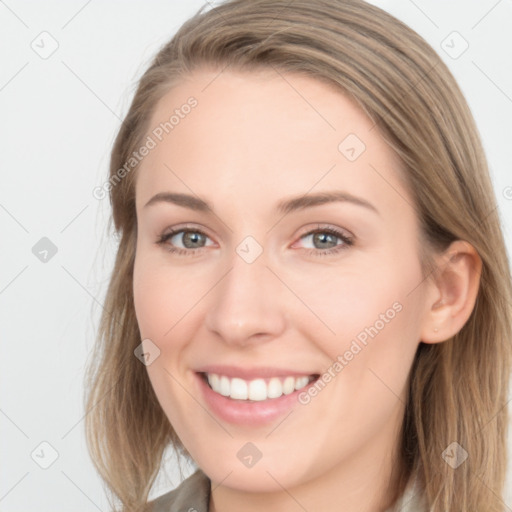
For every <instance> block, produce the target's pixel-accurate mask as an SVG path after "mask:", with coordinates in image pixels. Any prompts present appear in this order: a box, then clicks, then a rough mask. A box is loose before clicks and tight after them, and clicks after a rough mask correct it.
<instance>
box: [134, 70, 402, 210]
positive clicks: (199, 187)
mask: <svg viewBox="0 0 512 512" xmlns="http://www.w3.org/2000/svg"><path fill="white" fill-rule="evenodd" d="M190 105H194V106H193V107H191V106H190ZM147 135H148V136H149V137H151V138H152V139H153V141H154V143H155V146H154V148H153V149H152V150H151V151H150V152H149V154H148V155H147V156H146V157H145V158H144V159H143V161H142V162H141V165H140V168H139V170H138V176H137V193H136V197H137V205H138V207H141V204H140V203H142V202H144V203H145V202H146V201H147V200H148V199H149V197H150V196H151V195H153V194H156V193H158V192H161V191H165V190H175V191H181V192H186V193H191V192H192V193H195V194H197V195H200V196H205V197H206V196H207V197H211V198H212V202H213V203H214V204H215V202H216V198H218V200H219V201H223V200H224V199H226V198H228V197H231V198H233V200H235V198H238V199H237V200H238V201H240V202H241V203H244V204H251V203H253V202H257V203H258V204H261V203H262V202H265V201H267V202H268V201H270V200H273V199H274V198H275V199H276V200H277V198H279V197H282V196H285V195H288V194H290V195H291V194H300V193H302V194H305V193H307V192H308V191H309V190H311V189H312V188H316V189H321V190H325V189H329V188H336V189H339V188H340V187H343V188H344V189H347V190H350V192H351V193H354V194H361V195H365V196H366V198H368V199H369V200H371V199H372V198H373V199H374V200H375V201H376V200H377V199H379V202H383V201H384V202H386V201H388V202H390V204H391V203H392V202H393V201H395V202H396V199H397V197H398V194H399V193H400V192H399V191H398V190H397V188H400V186H401V185H400V183H399V176H398V169H399V167H400V162H399V160H398V157H396V155H395V154H394V153H393V151H392V150H391V148H390V147H389V146H388V144H387V143H386V142H385V140H384V139H383V138H382V137H381V135H380V133H379V131H378V129H377V128H376V127H375V126H374V123H373V122H372V120H371V119H369V118H368V117H367V116H366V115H365V114H364V112H363V111H362V110H361V109H360V108H359V107H358V106H357V105H356V104H355V103H354V102H353V101H351V100H349V99H348V97H347V96H346V95H345V94H344V93H343V92H342V91H341V90H340V89H338V88H336V87H335V86H334V85H330V84H326V83H325V82H321V81H319V80H316V79H314V78H312V77H309V76H305V75H301V74H297V73H282V72H278V71H273V70H264V71H257V72H256V71H244V72H241V71H228V70H225V71H219V70H206V69H203V70H197V71H195V72H194V73H192V74H190V75H189V76H187V77H186V78H185V79H184V80H183V81H182V82H180V83H179V84H177V85H176V86H175V87H173V88H172V89H171V90H170V91H169V92H168V93H167V94H166V95H165V96H164V97H163V98H162V99H161V100H160V102H159V103H158V104H157V106H156V108H155V110H154V112H153V115H152V118H151V121H150V123H149V130H148V132H147ZM390 182H391V183H393V186H392V187H390ZM393 187H394V188H395V190H393ZM405 193H406V192H405V190H402V194H405ZM379 196H380V197H379Z"/></svg>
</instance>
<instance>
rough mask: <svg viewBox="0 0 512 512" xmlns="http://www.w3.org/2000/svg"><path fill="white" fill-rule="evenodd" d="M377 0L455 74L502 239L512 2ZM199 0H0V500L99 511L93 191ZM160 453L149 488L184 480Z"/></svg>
mask: <svg viewBox="0 0 512 512" xmlns="http://www.w3.org/2000/svg"><path fill="white" fill-rule="evenodd" d="M372 3H375V4H376V5H378V6H380V7H383V8H384V9H386V10H388V11H389V12H391V13H392V14H394V15H395V16H397V17H398V18H400V19H402V20H403V21H405V22H406V23H407V24H408V25H410V26H411V27H412V28H414V29H415V30H416V31H417V32H419V33H420V34H421V35H422V36H423V37H424V38H425V39H427V40H428V41H429V42H430V44H431V45H432V46H433V47H434V48H435V49H436V50H437V51H438V52H439V53H440V55H441V56H442V58H443V59H444V61H445V62H446V63H447V64H448V66H449V67H450V69H451V70H452V72H453V73H454V75H455V76H456V78H457V79H458V81H459V83H460V85H461V87H462V90H463V92H464V93H465V95H466V98H467V100H468V102H469V104H470V107H471V109H472V111H473V114H474V116H475V118H476V121H477V124H478V127H479V130H480V133H481V136H482V139H483V142H484V146H485V149H486V151H487V156H488V159H489V163H490V167H491V172H492V179H493V182H494V186H495V190H496V195H497V200H498V204H499V210H500V214H501V217H502V220H503V229H504V231H505V235H506V237H507V245H508V250H509V253H512V251H511V247H512V236H511V231H510V227H511V224H512V223H511V219H512V200H511V199H512V194H511V193H509V194H507V190H508V191H509V192H511V191H512V189H508V188H507V187H511V186H512V172H511V168H512V138H511V126H510V124H511V118H512V64H511V63H512V31H511V29H510V27H511V26H512V2H511V1H510V0H501V1H497V0H472V1H467V0H457V1H451V2H445V1H441V0H436V1H426V0H415V1H414V2H413V1H412V0H389V1H384V0H382V1H374V2H372ZM202 5H204V1H203V0H193V1H192V0H189V1H187V2H184V1H182V2H178V1H177V0H167V1H156V0H152V1H146V2H142V1H140V2H134V1H131V2H123V3H121V2H113V1H109V2H107V1H103V2H100V1H98V0H92V1H91V0H89V1H88V2H87V1H68V2H57V1H47V2H35V1H26V2H21V1H16V0H5V1H2V2H0V49H1V50H0V52H1V53H0V55H1V66H0V112H1V122H0V130H1V131H0V141H1V152H0V159H1V166H0V228H1V233H2V238H1V244H2V245H1V247H2V250H1V266H0V269H1V271H0V322H1V324H0V329H1V343H2V351H1V355H2V356H1V358H0V386H1V387H0V389H1V400H0V432H1V437H0V447H1V459H2V463H1V465H0V511H2V512H21V511H23V512H28V511H36V510H37V511H38V512H49V511H52V512H59V511H68V510H82V511H96V510H102V511H106V510H107V505H106V503H107V502H106V499H105V496H104V492H103V489H102V485H101V482H100V479H99V477H98V476H97V475H96V473H95V471H94V469H93V466H92V463H91V461H90V459H89V456H88V453H87V450H86V447H85V442H84V432H83V425H84V422H83V418H84V415H85V410H84V407H83V399H82V396H83V385H82V383H83V371H84V367H85V363H86V359H87V356H88V354H89V352H90V349H91V347H92V343H93V340H94V335H95V332H96V329H97V325H98V319H99V314H100V312H101V308H102V306H101V304H102V302H103V298H104V294H105V291H106V286H107V283H108V278H109V273H110V269H111V266H112V262H113V256H114V254H113V248H114V247H115V241H114V239H112V237H109V236H108V233H107V230H106V225H107V219H108V216H109V213H110V211H109V206H110V205H109V202H108V198H106V199H103V200H101V201H99V200H96V199H95V198H94V197H93V195H92V190H93V189H94V187H96V186H98V185H101V184H102V183H104V181H105V179H106V177H107V172H108V160H109V151H110V148H111V145H112V142H113V140H114V137H115V134H116V132H117V130H118V127H119V124H120V119H121V118H122V117H123V116H124V115H125V113H126V111H127V108H128V105H129V102H130V100H131V97H132V94H133V92H134V87H135V85H136V82H137V79H138V78H139V77H140V75H141V74H142V72H143V71H144V69H145V68H146V66H147V65H148V64H149V61H150V59H151V58H152V56H153V55H154V54H155V52H156V51H157V50H158V48H159V47H160V46H161V45H162V44H163V43H164V42H166V41H167V40H168V39H170V37H171V36H172V35H173V34H174V32H175V31H176V30H177V28H178V27H179V26H180V25H181V24H182V23H183V22H184V21H185V20H186V19H187V18H188V17H189V16H191V15H192V14H194V13H195V12H196V11H197V9H199V7H201V6H202ZM43 31H47V32H48V33H49V34H51V37H50V36H40V34H41V32H43ZM453 31H457V32H458V33H459V34H460V35H461V36H462V37H463V38H464V39H465V40H466V41H467V43H468V44H469V48H468V49H467V51H465V52H464V53H463V54H462V55H461V56H460V57H458V58H456V59H454V58H452V57H451V56H450V55H448V54H447V53H446V52H445V51H444V50H443V47H442V46H441V45H442V41H444V40H446V41H447V42H448V44H450V45H451V46H454V50H452V53H453V51H456V50H457V49H460V48H461V46H460V44H462V40H461V39H460V38H459V39H453V37H454V36H453V35H451V36H450V34H452V32H453ZM448 36H450V38H449V39H446V38H447V37H448ZM455 37H458V36H455ZM41 38H46V39H45V40H44V43H41ZM51 38H53V39H55V41H56V42H57V43H58V48H57V50H56V51H55V52H54V53H53V54H52V55H51V56H49V57H48V58H46V59H43V58H41V57H40V56H39V55H38V53H36V51H34V50H33V49H32V47H31V44H33V45H37V44H39V46H40V47H42V46H43V44H44V47H45V48H46V49H48V48H51V44H52V43H51ZM33 41H35V42H34V43H32V42H33ZM451 41H454V42H453V43H451ZM444 44H447V43H444ZM39 51H40V52H42V51H43V49H42V48H41V49H40V50H39ZM507 197H508V199H507ZM43 237H47V238H49V239H50V240H51V241H52V242H53V244H54V245H55V246H56V248H57V253H56V254H55V255H54V256H53V257H52V258H51V259H49V261H48V262H46V263H43V262H41V261H40V260H39V259H38V258H37V257H36V256H35V255H34V254H33V252H32V248H33V247H34V245H35V244H36V243H37V242H38V241H39V240H40V239H41V238H43ZM43 441H45V442H48V443H50V445H51V446H52V447H53V449H55V450H56V452H57V453H58V458H57V459H56V461H55V462H54V463H53V464H52V465H51V466H50V467H49V468H48V469H42V468H41V467H39V466H38V465H37V464H36V463H35V462H34V460H33V459H32V458H31V453H32V452H33V451H34V450H35V449H37V450H36V453H39V454H41V453H42V452H41V449H43V452H44V453H45V457H48V456H49V455H48V454H51V449H49V448H48V447H46V448H45V447H44V446H43V447H42V448H41V447H39V445H40V443H41V442H43ZM38 447H39V448H38ZM42 459H44V457H41V459H40V460H42ZM167 467H168V470H169V475H170V479H169V480H167V479H165V478H163V477H162V478H160V479H159V480H158V483H157V485H156V486H155V488H154V489H153V493H152V496H154V495H158V494H161V493H163V492H164V491H166V490H169V489H170V488H172V487H174V486H176V485H177V484H178V483H179V481H180V477H179V473H178V472H177V471H176V470H175V469H174V465H173V464H172V463H171V462H170V463H169V464H168V465H167ZM189 471H190V468H189V470H188V472H189ZM185 474H187V471H186V472H185ZM511 482H512V479H511V478H509V479H508V484H507V496H506V500H507V504H508V506H509V507H511V508H512V483H511Z"/></svg>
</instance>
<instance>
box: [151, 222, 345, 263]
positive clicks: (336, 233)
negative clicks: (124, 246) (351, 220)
mask: <svg viewBox="0 0 512 512" xmlns="http://www.w3.org/2000/svg"><path fill="white" fill-rule="evenodd" d="M177 233H199V234H201V235H203V236H205V237H208V235H207V234H206V233H204V232H203V231H201V230H200V229H192V228H188V229H187V228H180V229H174V230H171V231H169V232H167V233H165V234H163V235H160V236H159V237H158V239H157V241H156V244H157V245H164V244H165V243H166V242H167V240H169V239H171V238H172V237H173V236H174V235H176V234H177ZM316 233H327V234H329V235H333V236H335V237H336V238H339V239H340V240H342V242H343V243H342V244H338V245H336V246H335V247H333V248H331V249H306V254H308V255H314V256H330V255H334V254H337V253H339V252H341V251H343V250H345V249H347V248H348V247H350V246H352V245H354V241H353V239H352V238H351V237H348V236H347V235H345V234H344V233H342V232H341V231H338V230H337V229H334V228H321V229H320V228H318V229H315V230H312V231H308V232H307V233H304V234H303V235H302V236H301V237H300V239H302V238H305V237H307V236H310V235H314V234H316ZM201 249H204V247H198V248H196V249H182V248H180V247H172V246H169V247H167V248H166V250H167V251H169V252H171V253H174V254H178V255H180V256H185V255H188V256H193V255H195V254H196V253H197V252H198V251H200V250H201Z"/></svg>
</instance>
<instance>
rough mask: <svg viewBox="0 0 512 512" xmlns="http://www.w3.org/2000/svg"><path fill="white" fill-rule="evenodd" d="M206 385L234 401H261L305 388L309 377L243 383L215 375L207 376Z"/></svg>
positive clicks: (275, 378)
mask: <svg viewBox="0 0 512 512" xmlns="http://www.w3.org/2000/svg"><path fill="white" fill-rule="evenodd" d="M207 378H208V383H209V384H210V387H211V388H212V389H213V391H215V392H216V393H219V394H220V395H223V396H229V397H230V398H233V399H235V400H253V401H262V400H267V399H269V398H279V397H280V396H281V395H289V394H290V393H293V392H294V391H296V390H299V389H302V388H303V387H305V386H307V385H308V384H309V381H310V377H308V376H302V377H291V376H289V377H285V378H284V379H282V378H278V377H272V378H271V379H270V380H269V381H268V382H266V381H265V379H254V380H251V381H245V380H243V379H240V378H238V377H234V378H232V379H230V378H229V377H226V376H225V375H218V374H216V373H208V374H207Z"/></svg>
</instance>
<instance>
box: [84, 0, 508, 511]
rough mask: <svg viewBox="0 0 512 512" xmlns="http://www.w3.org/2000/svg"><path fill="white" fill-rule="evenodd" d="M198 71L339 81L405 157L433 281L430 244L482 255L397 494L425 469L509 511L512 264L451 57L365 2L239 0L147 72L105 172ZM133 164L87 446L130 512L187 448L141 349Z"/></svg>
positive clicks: (203, 20) (211, 13)
mask: <svg viewBox="0 0 512 512" xmlns="http://www.w3.org/2000/svg"><path fill="white" fill-rule="evenodd" d="M201 66H208V67H210V68H211V67H212V66H213V67H215V68H217V69H218V70H219V72H221V71H222V70H223V69H224V68H226V67H227V66H229V67H231V68H233V69H238V70H257V69H263V68H269V67H272V68H274V69H275V70H279V71H280V72H296V73H302V74H307V75H309V76H312V77H315V78H317V79H318V80H322V81H325V82H328V83H330V84H334V85H336V86H337V87H339V89H340V91H341V92H343V93H344V94H346V95H348V97H349V98H351V99H352V100H353V101H354V102H355V103H356V104H357V105H359V106H360V107H361V109H363V111H364V112H365V113H366V114H367V115H368V116H369V117H370V118H371V119H372V120H373V121H374V122H375V124H376V127H377V129H378V130H379V132H380V133H381V135H382V136H383V137H384V138H385V139H386V141H387V142H388V143H389V145H390V146H391V147H392V148H393V149H394V151H395V152H396V154H397V155H398V156H399V157H400V159H401V161H402V163H403V171H404V172H403V175H404V179H405V181H406V182H407V186H408V188H409V189H410V191H411V194H412V197H413V198H414V206H415V210H416V214H417V216H418V218H419V220H420V225H421V235H422V239H423V240H424V244H423V248H422V251H423V252H422V254H421V255H419V256H420V258H421V261H422V265H423V269H424V277H425V279H428V278H430V277H432V276H433V275H435V272H436V269H435V268H434V267H433V264H432V255H433V254H434V253H435V252H436V251H441V250H443V249H445V248H447V247H448V245H449V244H450V243H451V242H452V241H454V240H458V239H460V240H466V241H468V242H469V243H470V244H471V245H473V247H474V248H475V249H476V250H477V252H478V254H479V256H480V258H481V260H482V272H481V275H480V288H479V292H478V296H477V300H476V304H475V307H474V309H473V312H472V313H471V316H470V318H469V320H468V321H467V323H466V324H465V325H464V327H463V328H462V329H461V330H460V331H459V332H458V333H457V334H456V335H455V336H454V337H453V338H451V339H448V340H446V341H444V342H442V343H437V344H424V343H420V345H419V347H418V351H417V354H416V357H415V360H414V363H413V366H412V369H411V373H410V385H409V393H408V400H407V405H406V409H405V415H404V421H403V425H402V432H401V444H400V450H399V453H397V455H396V457H397V461H396V472H397V475H398V479H397V481H399V488H397V489H396V496H398V495H399V494H400V493H401V492H402V491H403V489H404V487H405V485H406V483H407V481H408V479H409V477H410V476H411V474H412V473H413V472H416V474H417V475H418V479H419V482H420V484H421V487H422V488H423V489H424V493H425V496H426V499H427V502H428V505H429V508H430V510H431V511H432V512H445V511H446V510H450V511H451V512H455V511H467V510H478V511H482V510H486V511H487V512H498V511H501V510H503V502H502V501H501V499H500V496H501V495H502V492H503V486H504V480H505V472H506V463H507V461H506V453H507V449H506V448H507V447H506V433H507V428H508V410H507V393H508V382H509V374H510V364H511V338H512V336H511V334H512V333H511V330H512V312H511V304H512V286H511V278H510V270H509V265H508V259H507V253H506V249H505V244H504V240H503V234H502V231H501V227H500V219H499V215H498V210H497V207H496V199H495V196H494V192H493V189H492V185H491V181H490V178H489V172H488V167H487V163H486V158H485V155H484V151H483V148H482V144H481V141H480V137H479V134H478V131H477V128H476V126H475V122H474V120H473V117H472V115H471V112H470V110H469V108H468V105H467V103H466V101H465V99H464V97H463V95H462V93H461V91H460V89H459V87H458V85H457V83H456V81H455V79H454V78H453V76H452V74H451V73H450V71H449V70H448V68H447V67H446V65H445V64H444V63H443V62H442V60H441V59H440V57H439V56H438V55H437V54H436V53H435V51H434V50H433V49H432V48H431V47H430V46H429V45H428V44H427V43H426V42H425V41H424V39H422V38H421V37H420V36H419V35H418V34H416V33H415V32H414V31H413V30H411V29H410V28H408V27H407V26H406V25H405V24H403V23H402V22H400V21H399V20H397V19H396V18H394V17H393V16H391V15H390V14H388V13H386V12H385V11H383V10H381V9H379V8H377V7H374V6H372V5H369V4H367V3H365V2H363V1H362V0H295V1H293V2H291V3H290V2H289V0H231V1H227V2H225V3H223V4H221V5H219V6H218V7H215V8H213V9H211V10H208V11H206V12H204V11H203V9H201V10H200V11H199V12H198V13H197V14H196V15H195V16H194V17H192V18H191V19H190V20H189V21H187V22H186V23H185V24H184V25H183V26H182V27H181V28H180V30H179V31H178V32H177V33H176V34H175V36H174V37H173V38H172V40H171V41H170V42H168V43H167V44H166V45H164V46H163V48H162V49H161V50H160V51H159V52H158V54H157V55H156V57H155V58H154V60H153V61H152V63H151V65H150V66H149V68H148V69H147V71H146V72H145V73H144V75H143V76H142V78H141V79H140V81H139V84H138V88H137V90H136V93H135V96H134V98H133V101H132V103H131V106H130V109H129V111H128V113H127V115H126V117H125V119H124V121H123V124H122V126H121V128H120V130H119V133H118V135H117V138H116V140H115V143H114V147H113V150H112V155H111V161H110V178H111V179H112V178H115V177H116V176H117V174H116V173H117V172H118V170H119V169H120V168H122V167H123V166H124V164H125V162H127V161H128V160H129V158H130V155H131V154H132V152H133V151H135V150H137V149H138V148H139V147H140V146H141V145H142V144H143V141H144V138H145V136H147V132H148V130H149V129H150V126H149V120H150V118H151V115H152V113H153V111H154V109H155V105H156V104H157V102H158V101H159V100H160V98H162V97H163V96H164V95H165V94H166V92H168V91H169V90H170V89H171V88H172V87H173V85H174V84H176V83H177V82H179V81H180V79H181V78H182V77H184V76H186V75H187V73H190V72H191V71H193V70H194V69H195V68H197V67H201ZM198 108H200V105H199V107H198ZM136 172H137V168H134V169H133V170H132V171H131V172H130V173H128V174H127V175H126V176H125V177H124V178H123V179H122V180H117V181H118V182H116V184H115V185H114V186H112V188H111V190H110V200H111V204H112V219H113V222H114V225H115V231H116V233H117V235H118V237H119V245H118V248H117V255H116V259H115V264H114V268H113V270H112V275H111V278H110V283H109V287H108V291H107V296H106V301H105V309H104V312H103V315H102V317H101V323H100V327H99V332H98V338H97V343H96V345H95V349H94V353H93V354H92V358H91V362H90V363H89V365H88V372H87V375H86V389H87V394H86V410H87V411H89V412H88V414H87V416H86V436H87V443H88V447H89V451H90V453H91V456H92V459H93V461H94V464H95V466H96V468H97V470H98V471H99V473H100V475H101V476H102V478H103V479H104V481H105V483H106V484H107V486H108V489H109V490H110V491H111V497H113V498H115V499H117V500H118V501H120V502H121V504H122V509H123V510H125V511H127V512H128V511H129V512H132V511H142V510H145V508H146V502H147V499H148V495H149V492H150V490H151V487H152V484H153V483H154V480H155V478H156V476H157V474H158V472H159V470H160V466H161V462H162V456H163V453H164V450H165V449H166V447H168V446H169V445H173V446H174V447H176V448H177V450H178V451H179V452H181V453H183V454H184V455H185V456H186V455H187V452H186V449H185V447H183V446H182V444H181V442H180V440H179V439H178V437H177V436H176V434H175V432H174V430H173V428H172V426H171V425H170V424H169V421H168V419H167V417H166V416H165V414H164V412H163V410H162V408H161V406H160V405H159V403H158V401H157V399H156V396H155V393H154V391H153V389H152V387H151V384H150V381H149V378H148V375H147V372H146V369H145V367H144V365H142V364H141V363H140V362H139V361H138V360H137V358H136V357H135V356H134V349H135V348H136V347H137V346H138V345H139V344H140V342H141V339H140V333H139V329H138V326H137V321H136V317H135V310H134V302H133V290H132V276H133V265H134V257H135V247H136V239H137V222H136V221H137V218H136V210H135V176H136ZM112 183H113V182H112ZM452 442H457V443H459V444H460V445H461V446H462V447H463V448H464V449H465V450H466V451H467V453H468V458H467V460H466V461H465V462H464V463H463V464H461V465H460V466H459V467H457V468H456V469H454V468H452V467H451V466H450V465H449V464H447V463H446V462H445V461H444V459H443V456H442V454H443V452H444V450H445V449H446V448H447V446H449V445H450V444H451V443H452Z"/></svg>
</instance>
